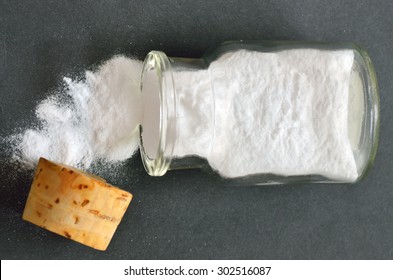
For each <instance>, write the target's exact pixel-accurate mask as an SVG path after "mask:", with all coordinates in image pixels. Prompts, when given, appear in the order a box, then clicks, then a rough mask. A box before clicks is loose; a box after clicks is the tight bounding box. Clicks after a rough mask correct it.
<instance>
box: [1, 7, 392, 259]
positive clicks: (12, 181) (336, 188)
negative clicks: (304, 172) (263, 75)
mask: <svg viewBox="0 0 393 280" xmlns="http://www.w3.org/2000/svg"><path fill="white" fill-rule="evenodd" d="M392 14H393V2H392V1H387V0H376V1H372V0H348V1H341V0H332V1H322V0H317V1H311V0H306V1H289V0H277V1H266V0H263V1H257V0H252V1H233V0H229V1H187V3H185V2H184V1H90V0H89V1H83V2H77V3H74V2H70V1H44V0H39V1H34V2H29V1H24V2H23V3H19V2H17V1H8V0H5V1H2V5H1V9H0V39H1V40H0V42H1V44H0V81H1V83H0V139H3V138H4V137H6V136H8V135H10V134H12V133H14V132H15V131H18V130H19V131H20V130H21V129H24V128H27V127H29V126H30V125H32V124H34V108H35V106H36V104H37V102H39V101H40V100H42V99H43V98H45V97H46V96H48V95H49V94H51V93H52V92H56V91H57V90H58V89H59V88H60V87H61V86H62V78H63V76H65V75H67V76H69V77H72V78H77V77H80V76H81V75H82V74H83V73H84V70H85V69H94V68H95V67H97V65H98V64H99V63H101V62H103V61H104V60H106V59H109V58H110V57H112V56H113V55H114V54H119V53H121V54H126V55H128V56H134V57H136V58H139V59H143V58H144V56H145V55H146V54H147V53H148V52H149V51H150V50H152V49H155V50H162V51H164V52H166V53H167V54H168V55H169V56H180V57H200V56H201V55H202V54H203V53H204V52H205V51H206V50H207V49H208V48H211V47H213V46H215V45H217V44H219V43H221V42H224V41H227V40H238V39H244V40H254V39H258V40H261V39H263V40H313V41H315V40H316V41H349V42H356V43H358V44H359V45H361V46H363V47H364V48H365V49H366V50H367V51H368V53H369V55H370V57H371V59H372V60H373V63H374V66H375V69H376V72H377V76H378V81H379V88H380V97H381V127H380V131H381V133H380V144H379V149H378V152H377V156H376V161H375V164H374V166H373V168H372V169H371V170H370V172H369V173H368V175H367V177H366V178H365V179H364V180H363V181H361V182H360V183H357V184H355V185H344V184H334V185H328V184H319V185H310V184H297V185H285V186H267V187H241V188H239V187H229V186H223V185H220V184H217V182H216V181H215V179H213V178H211V177H210V176H208V175H207V174H206V173H205V172H204V171H200V170H187V171H172V172H170V173H168V174H167V175H166V176H164V177H161V178H152V177H149V176H148V175H147V174H146V173H145V171H144V169H143V166H142V163H141V160H140V156H139V154H137V155H136V156H135V157H134V158H132V159H130V160H128V161H127V162H126V164H125V165H124V166H122V167H119V168H117V169H110V170H108V171H107V172H102V173H101V174H97V175H99V176H101V177H103V178H105V179H106V180H107V181H108V182H110V183H111V184H113V185H115V186H118V187H119V188H121V189H124V190H125V191H128V192H130V193H132V194H133V195H134V197H133V202H132V203H131V204H130V207H129V208H128V210H127V211H126V213H125V215H124V216H123V219H122V222H121V223H120V225H119V226H118V229H117V231H116V234H115V235H114V236H113V239H112V240H111V243H110V245H109V246H108V248H107V250H106V251H105V252H100V251H97V250H93V249H91V248H89V247H87V246H83V245H81V244H78V243H76V242H71V241H70V240H67V239H66V238H64V237H62V236H59V235H57V234H54V233H52V232H49V231H46V230H44V229H42V228H40V227H37V226H34V225H32V224H30V223H27V222H26V221H24V220H22V213H23V209H24V206H25V203H26V199H27V196H28V193H29V189H30V186H31V183H32V179H33V175H32V174H31V173H28V172H25V171H23V170H18V169H16V168H15V166H13V165H12V164H11V163H10V161H9V149H8V147H7V145H4V144H1V145H0V179H1V180H0V181H1V183H0V224H1V226H0V248H1V250H0V257H1V259H392V258H393V234H392V232H393V222H392V221H393V207H392V201H393V188H392V182H393V172H392V166H393V165H392V164H393V145H392V140H391V139H393V124H392V122H391V120H392V119H393V110H391V107H392V106H393V94H392V92H393V79H392V78H391V77H392V73H393V55H392V54H393V36H392V34H393V17H392ZM32 122H33V123H32Z"/></svg>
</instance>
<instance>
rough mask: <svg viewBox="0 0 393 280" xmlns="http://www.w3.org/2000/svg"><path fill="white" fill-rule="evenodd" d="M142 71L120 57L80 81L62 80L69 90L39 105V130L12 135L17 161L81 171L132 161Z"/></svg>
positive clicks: (87, 73)
mask: <svg viewBox="0 0 393 280" xmlns="http://www.w3.org/2000/svg"><path fill="white" fill-rule="evenodd" d="M141 67H142V65H141V63H140V62H138V61H135V60H132V59H129V58H126V57H123V56H117V57H114V58H112V59H111V60H109V61H107V62H105V63H104V64H103V65H102V66H101V67H100V68H99V69H98V70H97V71H96V72H90V71H87V72H86V76H85V79H84V80H82V81H73V80H71V79H70V78H64V81H65V83H66V85H67V86H66V88H65V89H64V90H63V91H62V92H60V93H57V94H54V95H52V96H49V97H48V98H47V99H45V100H43V101H42V102H41V103H40V104H39V105H38V106H37V107H36V110H35V113H36V116H37V118H38V121H39V123H40V124H39V127H36V128H30V129H27V130H26V131H24V132H23V133H21V134H17V135H13V136H11V137H10V142H11V144H12V146H13V158H14V159H15V160H16V161H17V162H19V163H21V165H22V167H25V168H28V169H34V168H35V166H36V164H37V162H38V158H39V157H45V158H47V159H49V160H53V161H56V162H60V163H64V164H68V165H72V166H74V167H78V168H83V169H88V168H89V167H90V166H91V164H92V163H94V162H97V161H100V162H104V163H116V162H121V161H124V160H125V159H127V158H130V157H131V156H132V155H133V153H134V152H135V151H136V150H137V147H138V131H137V126H138V124H139V123H140V119H141V106H140V104H141V101H140V98H141V97H140V90H139V79H140V73H141Z"/></svg>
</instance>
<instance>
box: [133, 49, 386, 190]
mask: <svg viewBox="0 0 393 280" xmlns="http://www.w3.org/2000/svg"><path fill="white" fill-rule="evenodd" d="M141 90H142V95H143V97H144V107H145V108H144V121H143V123H142V125H141V127H140V140H141V141H140V143H141V145H140V148H141V154H142V159H143V163H144V166H145V168H146V170H147V172H148V173H149V174H150V175H155V176H160V175H163V174H165V172H166V171H167V170H169V169H182V168H205V169H206V170H208V172H210V173H212V174H216V175H218V176H219V177H220V178H223V179H224V180H225V181H228V182H233V183H236V184H245V185H254V184H279V183H290V182H356V181H358V180H360V179H361V178H362V177H363V176H364V174H365V173H366V171H367V170H368V169H369V167H370V165H371V163H372V161H373V159H374V157H375V153H376V148H377V142H378V116H379V98H378V90H377V82H376V77H375V73H374V69H373V67H372V64H371V61H370V59H369V57H368V55H367V54H366V52H365V51H363V50H362V49H360V48H359V47H357V46H355V45H353V44H319V43H302V42H231V43H225V44H222V45H221V46H220V47H219V48H216V49H215V50H213V51H210V52H208V53H206V54H205V55H204V56H203V58H201V59H186V58H168V57H167V56H166V55H165V54H164V53H161V52H151V53H150V54H149V55H148V56H147V58H146V60H145V63H144V68H143V74H142V83H141Z"/></svg>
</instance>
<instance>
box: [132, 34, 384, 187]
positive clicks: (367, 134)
mask: <svg viewBox="0 0 393 280" xmlns="http://www.w3.org/2000/svg"><path fill="white" fill-rule="evenodd" d="M302 49H303V50H321V51H331V52H334V51H339V50H348V51H351V52H353V64H352V67H351V69H350V73H349V80H348V81H349V82H348V84H349V89H348V90H347V91H346V92H347V94H348V97H346V98H347V99H346V100H348V107H347V109H346V110H347V115H345V116H347V118H348V125H347V126H346V127H347V130H348V141H349V142H348V143H350V150H351V151H352V154H353V159H354V162H355V164H356V171H357V172H356V175H355V176H354V177H351V178H350V179H348V178H340V176H338V177H337V176H336V177H334V176H333V177H331V176H326V174H324V173H323V172H319V171H318V170H317V171H315V172H308V173H305V174H291V173H288V174H285V172H284V174H283V172H281V173H280V172H277V173H275V172H266V170H264V169H261V170H257V171H256V172H255V171H254V172H252V173H251V174H246V175H240V176H238V175H234V176H227V175H226V174H223V172H220V170H219V168H217V167H216V166H214V164H213V166H212V162H213V159H214V161H215V162H217V161H218V162H219V161H220V160H221V159H220V156H222V157H223V158H222V160H223V161H225V158H226V156H227V153H230V152H231V150H230V149H229V150H228V149H227V150H224V151H223V152H222V153H221V154H220V153H218V152H217V151H218V150H219V149H220V148H221V142H220V141H221V140H222V139H221V140H220V141H218V140H217V139H220V138H219V136H220V135H218V134H222V133H225V132H222V131H220V130H219V129H218V128H217V127H218V126H219V125H220V124H222V123H223V122H225V121H226V118H230V117H231V116H232V115H233V114H235V113H233V112H231V108H232V107H230V106H229V107H225V106H224V105H223V101H222V100H225V98H224V99H223V98H222V95H223V94H225V92H227V91H228V90H232V89H230V87H233V86H234V84H233V83H228V82H226V81H227V80H228V77H227V76H228V75H229V74H228V73H229V70H234V69H236V67H239V65H237V64H236V63H234V64H230V65H229V66H228V64H227V65H226V67H225V68H222V67H221V68H220V67H213V66H212V65H213V63H214V62H215V61H217V60H218V59H220V58H221V57H223V55H225V54H228V53H233V52H236V51H240V50H245V51H250V52H253V53H272V54H277V53H280V52H283V51H288V50H302ZM305 54H307V53H305ZM304 59H305V60H307V59H308V57H307V55H305V57H304ZM209 66H211V67H209ZM231 67H233V69H228V68H231ZM264 71H266V69H265V70H262V69H261V71H260V73H257V74H258V75H259V76H258V77H261V79H263V77H264V75H266V72H264ZM190 74H191V75H190ZM247 74H249V73H247V71H244V72H243V75H247ZM252 75H255V71H254V70H253V73H252ZM327 78H329V77H327ZM289 81H290V80H289ZM323 86H324V85H323V81H322V82H321V87H322V88H323ZM247 90H248V89H247V85H246V86H244V88H242V84H240V92H242V91H244V93H245V94H248V93H247ZM141 92H142V96H143V99H144V102H143V104H144V105H143V106H144V110H143V111H144V118H143V122H142V124H141V125H140V151H141V156H142V161H143V164H144V167H145V169H146V171H147V172H148V174H150V175H152V176H162V175H164V174H165V173H166V172H167V171H168V170H173V169H189V168H202V169H204V170H205V171H206V173H207V174H209V175H210V176H213V177H216V178H219V179H220V180H222V181H224V182H226V183H234V184H236V185H265V184H282V183H292V182H312V183H327V182H328V183H354V182H357V181H359V180H361V178H363V177H364V176H365V174H366V173H367V171H368V170H369V169H370V167H371V165H372V163H373V161H374V158H375V154H376V150H377V145H378V130H379V96H378V87H377V79H376V75H375V71H374V68H373V65H372V63H371V60H370V58H369V56H368V54H367V53H366V51H365V50H363V49H362V48H360V47H359V46H357V45H355V44H352V43H315V42H276V41H274V42H273V41H267V42H266V41H258V42H255V41H252V42H245V41H240V42H226V43H224V44H221V45H220V46H219V47H217V48H214V49H212V50H210V51H208V52H207V53H206V54H205V55H204V56H203V57H202V58H198V59H190V58H175V57H167V56H166V55H165V53H163V52H160V51H152V52H150V53H149V54H148V55H147V57H146V59H145V61H144V65H143V71H142V77H141ZM254 94H255V93H254ZM256 94H258V93H256ZM261 94H262V93H261ZM220 96H221V99H219V98H220ZM240 100H241V99H240ZM237 106H238V107H239V106H240V105H237ZM272 106H273V104H272ZM304 106H306V105H304ZM240 108H241V107H240ZM241 109H242V110H243V112H242V113H244V112H248V110H249V108H246V107H245V108H241ZM305 110H306V107H305ZM308 110H309V108H308ZM199 111H202V112H203V114H202V113H201V112H199ZM262 111H263V110H261V116H260V118H257V119H255V118H250V120H249V121H245V122H244V123H243V124H242V125H244V126H250V127H251V131H252V127H253V126H252V125H253V124H252V122H255V121H261V120H260V119H261V118H263V112H262ZM228 112H229V113H228ZM228 114H229V115H228ZM231 114H232V115H231ZM326 117H329V116H326ZM249 122H250V123H249ZM228 135H229V137H231V135H232V134H231V133H229V134H228ZM262 142H263V140H262V139H261V143H262ZM239 145H247V143H239ZM272 149H273V147H272ZM246 156H249V158H250V161H258V160H260V161H264V160H265V159H264V155H263V154H258V151H256V152H255V153H252V154H251V153H250V155H246ZM232 160H233V159H232ZM322 171H323V170H322ZM235 173H236V172H235ZM295 173H296V172H295Z"/></svg>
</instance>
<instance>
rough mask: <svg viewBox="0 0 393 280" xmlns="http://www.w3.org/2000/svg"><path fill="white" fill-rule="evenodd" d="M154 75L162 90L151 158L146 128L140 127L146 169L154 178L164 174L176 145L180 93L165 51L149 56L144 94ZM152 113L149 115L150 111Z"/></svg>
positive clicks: (146, 64)
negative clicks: (154, 144) (145, 132)
mask: <svg viewBox="0 0 393 280" xmlns="http://www.w3.org/2000/svg"><path fill="white" fill-rule="evenodd" d="M148 72H149V73H151V72H153V75H154V78H156V79H157V81H158V85H159V89H158V92H157V94H158V95H159V110H160V112H159V118H160V119H159V132H158V135H159V139H158V142H157V143H158V145H157V149H156V153H155V156H151V155H150V156H149V155H148V153H147V152H146V150H145V147H144V145H143V125H142V124H141V125H139V147H140V152H141V158H142V162H143V166H144V167H145V170H146V172H147V173H148V174H149V175H151V176H162V175H164V174H165V173H166V172H167V171H168V169H169V166H170V163H171V161H172V158H173V149H174V146H175V142H176V135H177V133H176V132H177V122H176V115H175V112H176V98H175V97H176V94H175V87H174V80H173V73H172V66H171V63H170V61H169V58H168V57H167V55H166V54H165V53H163V52H161V51H151V52H149V53H148V54H147V56H146V58H145V60H144V62H143V66H142V75H141V82H140V91H141V94H143V80H144V76H145V75H146V73H148ZM147 113H148V112H147Z"/></svg>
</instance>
